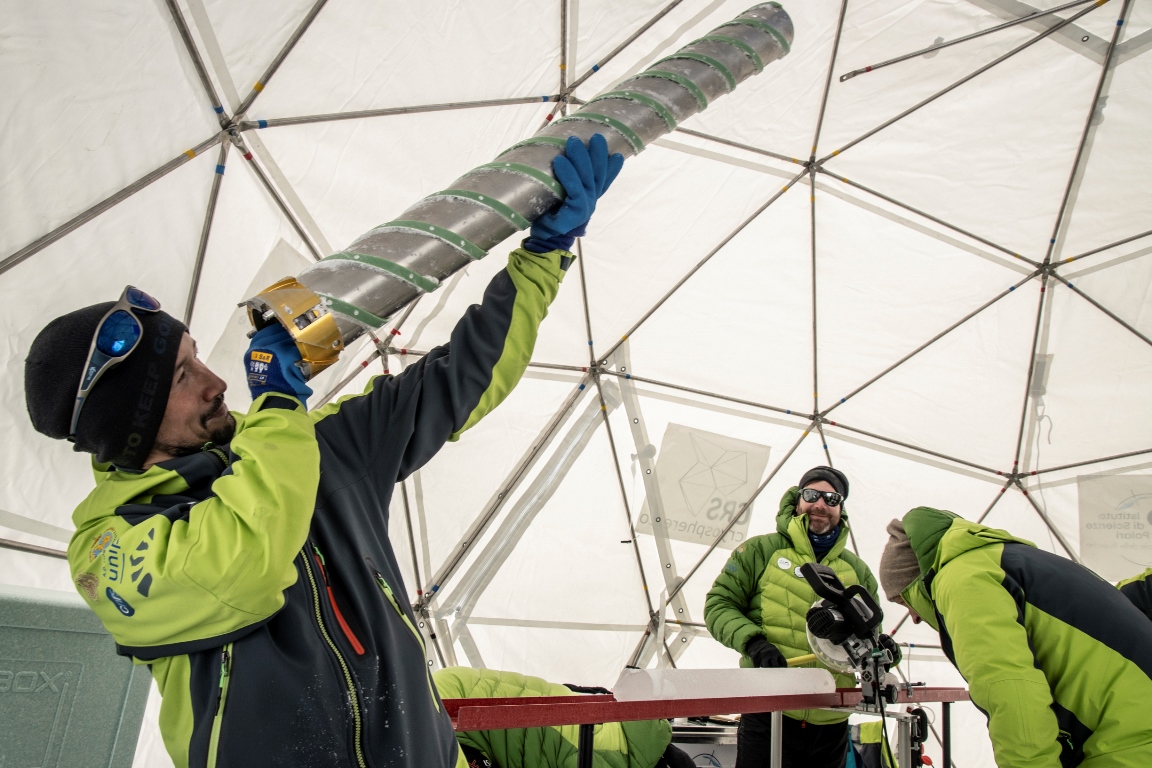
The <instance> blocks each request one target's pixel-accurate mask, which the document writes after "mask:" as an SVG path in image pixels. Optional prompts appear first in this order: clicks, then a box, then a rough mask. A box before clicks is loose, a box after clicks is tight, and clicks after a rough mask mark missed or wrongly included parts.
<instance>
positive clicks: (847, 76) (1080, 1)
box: [840, 0, 1097, 82]
mask: <svg viewBox="0 0 1152 768" xmlns="http://www.w3.org/2000/svg"><path fill="white" fill-rule="evenodd" d="M1092 2H1097V0H1072V2H1070V3H1065V4H1064V5H1058V6H1056V7H1055V8H1048V9H1045V10H1037V11H1033V12H1032V13H1030V14H1028V15H1027V16H1021V17H1020V18H1018V19H1013V20H1012V21H1006V22H1004V23H1003V24H997V25H996V26H994V27H989V28H988V29H983V30H980V31H979V32H973V33H972V34H970V35H964V36H963V37H958V38H956V39H955V40H948V41H945V42H943V43H936V44H935V45H930V46H928V47H927V48H921V49H920V50H918V51H913V52H912V53H906V54H904V55H903V56H897V57H896V58H894V59H888V60H887V61H882V62H880V63H879V64H872V65H871V66H867V67H863V68H862V69H854V70H852V71H851V72H846V73H844V74H843V75H840V82H844V81H845V80H851V79H852V78H853V77H856V76H857V75H863V74H865V73H868V72H875V71H876V70H878V69H883V68H884V67H889V66H892V65H893V64H899V63H900V62H902V61H907V60H908V59H915V58H916V57H918V56H923V55H925V54H928V53H934V52H936V51H942V50H944V49H945V48H951V47H952V46H954V45H959V44H960V43H966V42H968V41H969V40H975V39H977V38H979V37H984V36H985V35H991V34H992V33H994V32H999V31H1000V30H1003V29H1008V28H1009V27H1014V26H1016V25H1017V24H1024V23H1026V22H1029V21H1035V20H1036V19H1039V18H1042V17H1044V16H1051V15H1052V14H1054V13H1059V12H1060V11H1066V10H1068V9H1069V8H1075V7H1076V6H1078V5H1084V4H1085V3H1092Z"/></svg>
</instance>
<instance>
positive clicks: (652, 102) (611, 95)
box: [585, 91, 676, 131]
mask: <svg viewBox="0 0 1152 768" xmlns="http://www.w3.org/2000/svg"><path fill="white" fill-rule="evenodd" d="M605 99H625V100H626V101H634V102H636V103H637V104H643V105H644V106H646V107H649V108H651V109H652V110H653V111H654V112H655V113H656V114H658V115H660V119H661V120H663V121H664V124H665V125H667V126H668V130H670V131H674V130H676V117H675V115H673V114H672V112H671V110H669V109H668V107H666V106H664V105H663V104H661V103H660V102H658V101H656V99H654V98H652V97H651V96H649V95H648V94H645V93H638V92H637V91H609V92H608V93H604V94H601V95H599V96H597V97H596V98H594V99H592V101H589V102H588V103H587V104H585V106H588V104H595V103H596V102H598V101H604V100H605Z"/></svg>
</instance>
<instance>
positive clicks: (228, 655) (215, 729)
mask: <svg viewBox="0 0 1152 768" xmlns="http://www.w3.org/2000/svg"><path fill="white" fill-rule="evenodd" d="M231 680H232V643H228V645H226V646H224V648H223V649H221V652H220V687H219V689H218V690H217V692H216V712H215V713H214V714H213V716H212V735H211V736H210V737H209V738H208V768H216V754H217V752H218V751H219V749H220V726H221V725H223V723H224V705H225V704H226V703H227V701H228V684H229V682H231Z"/></svg>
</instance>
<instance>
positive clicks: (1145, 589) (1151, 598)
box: [1116, 568, 1152, 619]
mask: <svg viewBox="0 0 1152 768" xmlns="http://www.w3.org/2000/svg"><path fill="white" fill-rule="evenodd" d="M1116 586H1117V588H1119V590H1120V594H1122V595H1124V597H1126V598H1128V600H1129V601H1131V603H1132V605H1134V606H1136V607H1137V608H1139V609H1140V612H1141V613H1143V614H1144V615H1145V616H1147V617H1148V618H1149V619H1152V568H1149V569H1148V570H1146V571H1144V573H1141V574H1139V575H1137V576H1133V577H1132V578H1130V579H1124V581H1121V582H1120V583H1118V584H1117V585H1116Z"/></svg>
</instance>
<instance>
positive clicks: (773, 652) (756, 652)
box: [744, 635, 788, 669]
mask: <svg viewBox="0 0 1152 768" xmlns="http://www.w3.org/2000/svg"><path fill="white" fill-rule="evenodd" d="M744 653H745V654H747V655H748V657H749V658H750V659H752V663H753V664H755V665H756V666H757V667H760V668H761V669H771V668H773V667H775V668H780V667H787V666H788V659H786V658H784V654H782V653H780V649H779V648H777V647H776V646H774V645H772V643H770V642H768V641H767V640H765V639H764V636H763V635H756V637H754V638H752V639H751V640H749V641H748V645H746V646H744Z"/></svg>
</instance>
